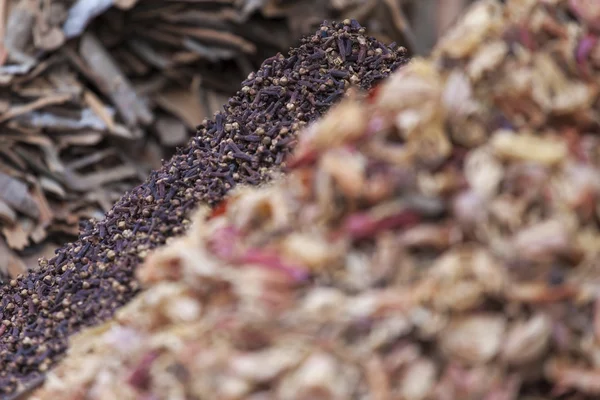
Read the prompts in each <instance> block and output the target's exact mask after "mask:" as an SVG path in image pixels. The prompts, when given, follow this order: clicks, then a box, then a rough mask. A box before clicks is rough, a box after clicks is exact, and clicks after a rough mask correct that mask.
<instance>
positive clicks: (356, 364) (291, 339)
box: [39, 0, 600, 400]
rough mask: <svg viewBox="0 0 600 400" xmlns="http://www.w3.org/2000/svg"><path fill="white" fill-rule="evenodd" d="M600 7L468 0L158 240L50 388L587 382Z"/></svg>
mask: <svg viewBox="0 0 600 400" xmlns="http://www.w3.org/2000/svg"><path fill="white" fill-rule="evenodd" d="M598 16H600V3H597V2H590V1H587V2H586V1H576V0H571V1H559V0H555V1H552V2H550V1H545V2H539V1H507V2H505V3H504V4H501V3H499V2H496V1H483V2H480V3H479V4H478V5H477V6H475V7H474V8H473V9H472V10H471V11H470V12H469V13H468V14H467V16H466V17H465V19H464V20H463V21H462V23H460V24H459V25H458V26H457V27H455V28H454V30H453V31H452V32H450V33H449V34H448V36H446V37H445V38H444V40H443V41H442V42H441V43H440V44H439V45H438V46H437V48H436V50H435V52H434V55H433V56H432V58H430V59H429V60H422V59H415V60H413V61H412V62H411V63H410V64H409V65H407V66H406V67H404V68H402V69H401V70H400V71H399V72H397V73H396V74H394V75H393V76H392V77H391V78H389V80H388V82H387V83H385V84H384V85H382V86H380V89H379V90H376V91H375V93H373V94H372V96H371V100H370V103H369V102H367V101H362V102H361V101H356V100H353V101H348V102H344V103H343V104H341V105H339V106H338V107H337V108H336V109H335V110H332V111H331V112H330V113H328V114H327V115H326V116H325V117H324V118H323V119H322V120H320V121H319V122H318V123H317V124H315V125H312V126H311V127H309V128H308V129H307V130H305V131H303V132H302V133H301V134H300V136H299V138H300V140H299V142H298V144H297V146H296V147H295V154H294V156H293V157H292V158H291V159H290V160H288V167H290V168H292V172H291V173H290V174H288V175H287V176H286V177H284V178H283V180H282V181H280V182H279V183H276V184H273V185H272V186H268V187H262V188H259V189H256V188H245V189H243V190H240V191H239V192H237V193H236V194H235V195H233V196H232V197H230V198H229V199H228V201H227V202H226V203H225V204H224V205H223V207H221V208H220V209H219V210H220V211H219V212H211V211H210V210H208V209H206V210H204V211H203V212H201V213H199V215H197V217H196V218H197V220H196V221H195V223H196V224H197V225H195V227H194V228H192V229H191V230H190V233H189V235H188V236H187V237H185V238H183V239H178V240H177V241H176V243H173V244H171V245H169V247H167V248H163V249H161V250H159V251H158V252H157V253H155V254H153V255H152V256H151V259H149V260H148V262H147V263H146V264H145V265H144V267H143V268H141V269H139V270H138V272H139V276H140V278H141V281H142V283H144V284H146V285H149V286H150V287H149V289H148V290H147V291H145V292H144V293H142V294H140V296H139V297H137V298H136V299H135V300H134V301H133V302H132V303H131V304H129V305H128V306H127V307H125V308H123V309H121V310H120V311H119V312H118V314H117V318H116V319H115V320H114V321H112V322H111V323H110V324H107V325H103V326H101V327H99V328H97V329H96V330H95V331H90V332H87V333H85V334H82V335H81V336H80V337H79V338H78V339H77V340H76V343H75V344H74V346H73V348H72V352H73V353H72V356H71V357H69V358H68V359H67V360H65V362H64V364H62V365H61V366H59V367H58V368H57V370H56V371H55V373H54V374H52V375H51V379H49V380H48V384H47V386H46V387H45V388H44V390H43V391H42V392H40V393H39V396H40V398H44V397H43V396H45V398H61V397H63V398H68V396H69V395H72V394H75V393H77V394H78V395H82V394H85V395H86V396H87V398H90V399H111V398H123V399H134V398H139V397H146V398H148V397H149V398H153V397H154V398H219V399H252V400H256V399H267V398H277V399H284V400H288V399H289V400H291V399H294V400H295V399H298V400H300V399H310V398H327V399H365V398H369V399H440V400H442V399H457V400H463V399H486V400H491V399H506V400H510V399H523V400H532V399H535V400H538V399H552V398H555V399H570V400H575V399H597V398H598V397H599V396H600V385H599V384H598V382H599V381H600V380H599V379H600V358H599V357H598V354H600V292H599V290H598V287H599V286H598V285H599V281H600V272H599V269H598V268H599V260H600V208H599V207H598V204H599V199H600V157H599V155H600V136H599V132H600V127H599V125H598V124H599V121H600V110H599V103H598V102H599V95H598V93H599V90H598V89H599V88H598V81H599V80H598V75H599V72H600V57H598V55H599V54H600V47H599V45H598V40H597V32H598V28H599V25H598V21H599V20H598ZM90 354H93V355H90Z"/></svg>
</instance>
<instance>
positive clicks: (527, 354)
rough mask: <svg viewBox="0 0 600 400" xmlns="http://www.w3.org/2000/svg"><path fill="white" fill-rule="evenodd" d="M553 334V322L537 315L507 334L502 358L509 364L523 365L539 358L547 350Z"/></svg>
mask: <svg viewBox="0 0 600 400" xmlns="http://www.w3.org/2000/svg"><path fill="white" fill-rule="evenodd" d="M551 333H552V320H551V319H550V318H549V317H548V316H547V315H545V314H537V315H535V316H533V317H532V318H531V319H529V320H528V321H526V322H519V323H516V324H515V325H514V326H512V327H511V328H510V329H509V330H508V333H507V336H506V341H505V343H504V347H503V348H502V358H503V359H504V360H505V361H506V362H507V363H509V364H513V365H522V364H526V363H529V362H532V361H534V360H536V359H537V358H539V357H540V356H541V355H542V353H543V352H544V351H545V350H546V347H547V345H548V342H549V339H550V335H551Z"/></svg>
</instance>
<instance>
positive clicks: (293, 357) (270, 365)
mask: <svg viewBox="0 0 600 400" xmlns="http://www.w3.org/2000/svg"><path fill="white" fill-rule="evenodd" d="M303 356H304V352H303V351H302V350H301V349H299V348H295V347H293V346H281V347H279V346H278V347H271V348H268V349H266V350H262V351H257V352H252V353H246V354H242V355H239V356H237V357H234V358H233V359H232V360H230V361H229V367H230V369H231V371H232V372H234V373H235V374H237V375H238V376H239V377H241V378H243V379H244V380H249V381H252V382H268V381H270V380H272V379H274V378H275V377H276V376H277V375H280V374H281V373H283V372H284V371H285V370H287V369H289V368H292V367H293V366H294V365H296V364H298V363H299V362H300V361H301V359H302V357H303Z"/></svg>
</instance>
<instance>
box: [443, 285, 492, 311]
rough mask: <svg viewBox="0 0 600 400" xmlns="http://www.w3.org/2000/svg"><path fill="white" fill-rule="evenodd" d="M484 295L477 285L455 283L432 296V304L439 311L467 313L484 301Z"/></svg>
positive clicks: (482, 289)
mask: <svg viewBox="0 0 600 400" xmlns="http://www.w3.org/2000/svg"><path fill="white" fill-rule="evenodd" d="M484 295H485V291H484V288H483V286H482V285H480V284H479V283H475V282H457V283H453V284H451V285H448V286H446V287H443V288H440V289H439V291H438V292H436V293H435V294H433V304H434V308H435V309H436V310H439V311H445V310H448V309H450V310H452V311H457V312H460V311H467V310H472V309H474V308H476V307H477V306H479V305H480V304H481V303H482V302H483V300H484V299H485V296H484Z"/></svg>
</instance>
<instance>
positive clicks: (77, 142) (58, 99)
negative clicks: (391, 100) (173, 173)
mask: <svg viewBox="0 0 600 400" xmlns="http://www.w3.org/2000/svg"><path fill="white" fill-rule="evenodd" d="M286 3H289V4H282V2H279V1H260V2H256V1H234V0H231V1H229V0H225V1H223V0H216V1H206V0H203V1H200V2H190V1H187V0H182V1H168V2H165V1H155V0H145V1H135V0H115V1H112V0H80V1H72V0H69V1H65V0H63V1H56V0H55V1H49V2H45V1H32V0H7V1H4V2H2V3H1V4H0V21H2V22H4V25H2V27H3V28H2V27H0V187H2V188H3V189H0V279H2V280H3V281H5V279H3V278H6V277H7V276H8V277H15V276H16V275H18V274H19V273H23V272H24V271H25V270H27V269H32V268H35V267H36V266H37V259H38V258H39V257H41V256H51V255H52V252H53V250H54V249H55V248H56V247H57V246H58V245H60V244H62V243H64V242H66V241H70V240H74V239H75V238H76V237H77V234H78V233H79V222H80V221H82V220H87V219H90V218H95V219H99V218H102V216H103V214H104V213H106V212H107V211H108V210H109V209H110V208H111V206H112V205H113V204H114V203H115V202H116V201H117V200H118V199H119V198H120V197H121V196H122V195H123V193H125V192H126V191H127V190H129V189H131V188H132V187H134V186H135V185H137V184H139V183H141V182H143V181H144V179H145V178H147V177H148V174H149V172H150V171H151V170H152V169H157V168H159V167H160V166H161V159H168V158H170V156H171V155H172V154H173V153H174V148H175V146H180V145H185V144H186V143H187V141H188V140H189V138H190V137H192V136H193V134H194V132H195V127H196V125H197V124H198V123H200V122H201V121H202V120H203V119H204V118H207V117H208V118H210V117H212V116H213V113H214V112H216V111H219V110H221V107H222V105H223V104H224V103H226V102H227V99H228V98H229V97H230V96H231V95H233V94H234V93H235V91H237V90H238V84H239V82H241V81H242V80H243V79H244V78H245V77H246V76H247V75H248V74H249V73H250V72H251V71H254V70H256V69H257V68H258V67H259V66H260V64H261V63H262V61H263V60H264V59H265V58H267V57H270V56H272V55H273V54H276V53H277V52H278V51H286V50H287V49H289V47H290V46H292V45H293V44H295V43H297V40H298V39H299V38H300V37H301V36H302V35H306V34H310V33H311V32H313V31H314V30H315V29H317V28H318V25H319V24H320V23H321V22H322V21H323V20H324V19H327V18H329V17H332V16H334V15H335V16H337V17H338V20H343V19H345V18H346V16H348V15H350V16H354V17H355V18H359V19H360V20H361V21H364V22H365V23H366V24H367V26H369V27H371V31H370V32H371V34H374V35H375V36H376V37H378V38H380V39H384V40H385V41H386V42H391V41H392V40H396V41H399V42H401V43H405V41H406V40H408V39H406V40H405V39H404V38H405V37H410V34H408V36H407V35H405V34H403V32H405V31H406V32H408V30H407V29H408V28H407V27H408V25H407V24H406V23H405V18H404V14H403V10H402V9H400V8H399V6H398V5H397V4H395V2H391V3H390V4H387V3H388V2H386V1H382V0H372V1H369V2H364V3H363V4H361V5H357V4H354V2H337V1H336V2H333V1H331V2H330V1H315V0H302V1H296V2H292V3H293V4H291V3H290V2H286ZM115 82H118V83H119V84H118V85H116V84H115Z"/></svg>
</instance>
